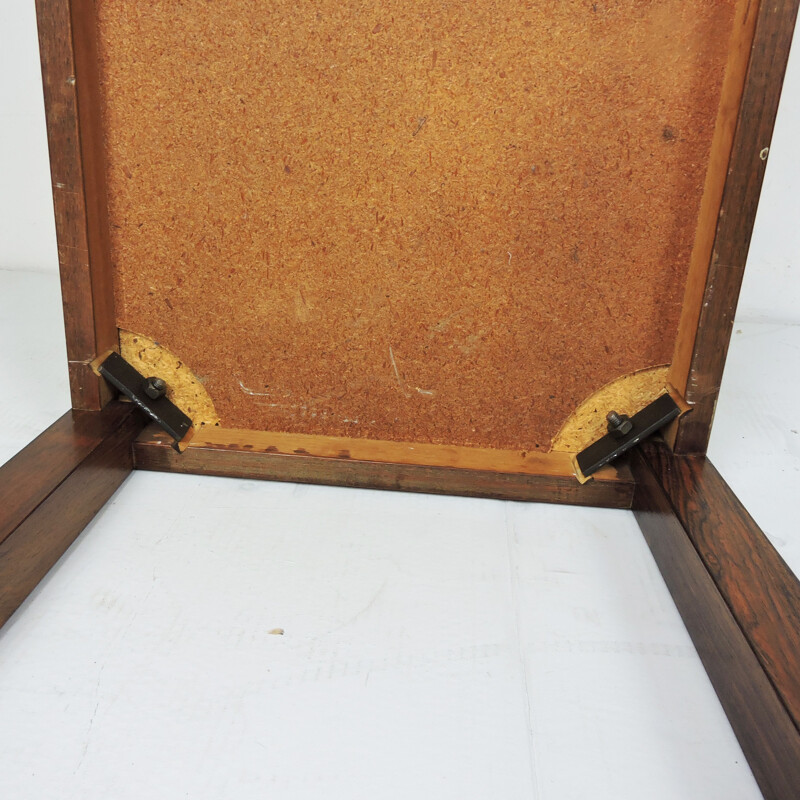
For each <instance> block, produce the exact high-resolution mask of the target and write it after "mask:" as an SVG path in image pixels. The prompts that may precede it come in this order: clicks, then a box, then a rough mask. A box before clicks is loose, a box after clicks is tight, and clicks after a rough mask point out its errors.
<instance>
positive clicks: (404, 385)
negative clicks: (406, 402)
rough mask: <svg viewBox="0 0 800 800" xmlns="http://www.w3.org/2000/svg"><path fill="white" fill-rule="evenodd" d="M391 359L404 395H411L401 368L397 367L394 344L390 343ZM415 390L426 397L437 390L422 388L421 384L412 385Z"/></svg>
mask: <svg viewBox="0 0 800 800" xmlns="http://www.w3.org/2000/svg"><path fill="white" fill-rule="evenodd" d="M389 360H390V361H391V362H392V369H393V370H394V376H395V378H397V385H398V386H399V387H400V391H401V392H402V394H403V397H411V394H410V393H409V392H408V390H407V389H406V384H405V382H404V381H403V379H402V378H401V377H400V370H399V369H397V362H396V361H395V358H394V351H393V350H392V346H391V345H389ZM411 388H412V389H413V390H414V391H415V392H417V393H418V394H422V395H425V396H426V397H433V396H434V395H435V394H436V392H435V391H434V390H433V389H420V387H419V386H412V387H411Z"/></svg>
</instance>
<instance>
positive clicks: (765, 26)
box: [670, 0, 798, 453]
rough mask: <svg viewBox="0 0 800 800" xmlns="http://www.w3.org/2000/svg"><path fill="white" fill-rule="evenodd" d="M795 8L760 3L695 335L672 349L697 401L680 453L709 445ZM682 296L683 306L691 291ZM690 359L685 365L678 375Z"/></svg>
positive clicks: (682, 432)
mask: <svg viewBox="0 0 800 800" xmlns="http://www.w3.org/2000/svg"><path fill="white" fill-rule="evenodd" d="M797 10H798V0H781V2H762V3H761V5H760V9H759V13H758V20H757V23H756V29H755V35H754V39H753V46H752V51H751V55H750V60H749V66H748V70H747V78H746V81H745V85H744V90H743V94H742V99H741V105H740V108H739V114H738V121H737V125H736V133H735V135H734V139H733V146H732V150H731V157H730V162H729V164H728V170H727V180H726V182H725V188H724V191H723V195H722V201H721V204H720V209H719V217H718V220H717V225H716V236H715V239H714V247H713V253H712V254H711V258H710V263H709V266H708V271H707V276H706V280H705V284H704V287H703V289H702V292H699V293H697V300H696V301H695V305H696V306H697V313H698V315H699V323H698V325H697V327H696V336H695V337H694V338H693V341H692V342H690V343H687V344H690V345H691V347H690V349H688V350H687V353H690V357H689V358H687V353H682V352H676V357H675V369H674V370H673V375H672V376H671V378H670V380H671V382H672V383H673V384H674V385H675V386H677V387H678V388H679V389H681V388H683V386H685V392H684V395H685V397H686V399H687V401H688V402H689V403H691V404H692V405H693V407H694V412H693V413H692V414H689V415H687V416H686V417H685V418H683V419H682V420H681V421H680V422H679V424H678V430H677V433H676V436H675V444H674V448H675V452H677V453H704V452H705V451H706V448H707V446H708V438H709V435H710V432H711V423H712V420H713V417H714V410H715V407H716V403H717V396H718V394H719V387H720V384H721V382H722V372H723V369H724V367H725V359H726V357H727V353H728V345H729V343H730V337H731V331H732V328H733V319H734V314H735V312H736V304H737V302H738V299H739V290H740V288H741V284H742V277H743V275H744V267H745V262H746V261H747V253H748V250H749V248H750V239H751V236H752V233H753V225H754V223H755V217H756V209H757V207H758V199H759V195H760V193H761V184H762V182H763V180H764V172H765V170H766V164H767V157H768V153H769V145H770V142H771V140H772V131H773V128H774V125H775V117H776V114H777V111H778V102H779V100H780V96H781V88H782V86H783V76H784V73H785V71H786V63H787V61H788V58H789V50H790V47H791V42H792V33H793V31H794V26H795V21H796V18H797ZM700 298H701V299H700ZM685 303H686V306H687V312H686V313H688V306H690V305H691V304H692V299H691V298H690V297H689V295H688V294H687V300H686V301H685ZM682 325H685V323H682ZM687 363H688V372H687V373H685V374H684V375H682V374H679V373H680V372H681V370H683V369H684V368H685V366H686V364H687Z"/></svg>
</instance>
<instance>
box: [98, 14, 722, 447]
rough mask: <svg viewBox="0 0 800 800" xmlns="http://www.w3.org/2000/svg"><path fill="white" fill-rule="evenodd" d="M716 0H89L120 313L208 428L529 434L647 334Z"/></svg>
mask: <svg viewBox="0 0 800 800" xmlns="http://www.w3.org/2000/svg"><path fill="white" fill-rule="evenodd" d="M734 6H735V3H734V0H727V1H725V2H720V1H715V0H704V1H703V2H700V0H659V1H658V2H643V1H641V0H640V1H639V2H594V3H591V2H544V3H530V2H517V1H516V0H504V1H503V2H488V1H487V0H476V1H475V2H471V3H446V2H445V3H442V2H428V0H425V1H420V2H409V1H408V0H404V1H403V2H399V0H387V1H386V2H381V3H363V2H353V0H344V2H343V1H342V0H336V1H335V2H333V1H332V0H320V2H317V3H313V4H311V3H308V4H304V3H295V2H291V3H290V2H284V0H274V1H272V2H255V1H251V2H249V1H248V0H216V2H213V3H199V2H178V0H155V1H154V0H148V2H143V0H128V1H127V2H124V3H121V2H110V0H98V3H97V7H98V13H99V25H100V41H101V44H100V49H101V70H102V74H101V78H102V85H103V92H104V108H103V113H104V119H105V125H106V135H107V145H106V146H107V156H108V183H109V194H110V198H109V203H110V214H111V221H112V251H113V260H114V266H115V270H116V291H117V303H118V324H119V325H120V327H123V328H127V329H130V330H136V331H140V332H142V333H143V334H146V335H147V336H150V337H151V338H153V339H155V340H157V341H159V342H160V343H161V344H163V345H164V346H165V347H168V348H169V350H170V351H171V352H173V353H174V354H176V355H177V356H178V357H179V358H180V359H181V360H182V361H184V362H185V363H187V364H188V365H189V367H190V368H191V369H192V370H193V372H194V373H195V374H198V375H202V376H203V381H204V385H205V387H206V389H207V390H208V392H209V394H210V395H211V398H212V399H213V402H214V404H215V407H216V410H217V412H218V413H219V415H220V418H221V421H222V424H223V425H225V426H227V427H237V428H249V429H261V430H274V431H285V432H297V433H308V434H325V435H340V436H351V437H369V438H373V439H389V440H407V441H418V442H434V443H446V444H454V445H474V446H482V447H493V448H507V449H509V448H510V449H514V448H523V449H535V448H539V449H540V450H546V449H547V448H548V447H549V446H550V441H551V439H552V438H553V436H554V435H555V434H556V433H557V432H558V430H559V428H560V427H561V425H562V423H563V422H564V421H565V420H566V419H567V417H568V416H569V415H570V414H571V413H572V412H573V411H574V410H575V409H576V407H577V406H578V405H579V404H580V403H581V402H582V401H583V400H584V399H585V398H587V397H589V396H590V395H592V394H593V393H594V392H595V391H596V390H597V389H598V388H600V387H601V386H603V385H605V384H607V383H608V382H609V381H611V380H613V379H615V378H617V377H619V376H620V375H623V374H627V373H630V372H633V371H635V370H639V369H643V368H646V367H651V366H654V365H657V364H663V363H666V362H668V361H669V360H670V357H671V355H672V351H673V345H674V342H675V336H676V330H677V324H678V317H679V311H680V305H681V300H682V295H683V288H684V284H685V277H686V272H687V268H688V262H689V255H690V251H691V247H692V242H693V239H694V233H695V227H696V218H697V213H698V208H699V204H700V198H701V194H702V188H703V181H704V176H705V164H706V163H707V161H708V156H709V149H710V143H711V139H712V133H713V127H714V121H715V117H716V113H717V107H718V104H719V94H720V85H721V82H722V77H723V72H724V66H725V63H726V56H727V45H728V41H729V38H730V35H731V30H732V24H733V15H734Z"/></svg>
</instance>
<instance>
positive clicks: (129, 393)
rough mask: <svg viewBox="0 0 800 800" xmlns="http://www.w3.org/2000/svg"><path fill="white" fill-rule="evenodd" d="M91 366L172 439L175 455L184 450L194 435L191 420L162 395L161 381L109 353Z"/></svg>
mask: <svg viewBox="0 0 800 800" xmlns="http://www.w3.org/2000/svg"><path fill="white" fill-rule="evenodd" d="M92 366H93V368H94V369H95V371H96V372H97V373H98V374H100V375H102V376H103V377H104V378H105V379H106V380H107V381H108V382H109V383H110V384H111V385H112V386H114V387H116V388H117V389H119V391H120V392H122V394H124V395H125V397H127V398H128V399H129V400H130V401H131V402H133V403H135V404H136V405H137V406H138V407H139V408H140V409H141V410H142V411H144V413H145V414H147V416H148V417H150V419H152V420H153V422H155V423H156V425H158V426H159V427H160V428H162V429H163V430H164V431H166V433H168V434H169V435H170V436H171V437H172V438H173V439H174V440H175V441H174V443H173V445H172V446H173V447H174V448H175V449H176V450H177V451H178V452H182V451H183V450H184V449H185V448H186V445H187V444H188V442H189V439H191V437H192V434H193V433H194V428H192V420H191V419H190V418H189V417H187V416H186V414H184V413H183V411H181V410H180V409H179V408H178V407H177V406H176V405H175V404H174V403H173V402H172V401H170V400H168V399H167V398H166V397H165V396H164V395H165V392H166V390H167V386H166V383H164V381H163V380H161V378H146V377H145V376H144V375H142V374H141V373H140V372H139V371H138V370H136V369H134V368H133V367H132V366H131V365H130V364H129V363H128V362H127V361H126V360H125V359H124V358H123V357H122V356H121V355H120V354H119V353H117V352H113V351H112V352H111V353H109V354H108V355H107V356H106V357H105V358H103V359H102V360H100V359H98V361H97V362H95V364H93V365H92Z"/></svg>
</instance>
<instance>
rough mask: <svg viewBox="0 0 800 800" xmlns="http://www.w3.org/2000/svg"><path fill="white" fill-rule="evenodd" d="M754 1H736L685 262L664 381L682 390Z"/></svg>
mask: <svg viewBox="0 0 800 800" xmlns="http://www.w3.org/2000/svg"><path fill="white" fill-rule="evenodd" d="M759 5H760V0H737V4H736V12H735V17H734V25H733V33H732V35H731V39H730V42H729V47H728V63H727V64H726V67H725V75H724V78H723V83H722V89H721V92H720V101H719V108H718V109H717V119H716V122H715V124H714V138H713V140H712V143H711V152H710V153H709V159H708V168H707V170H706V177H705V184H704V187H703V196H702V199H701V202H700V210H699V213H698V220H697V229H696V231H695V239H694V245H693V247H692V253H691V256H690V261H689V273H688V275H687V278H686V289H685V291H684V298H683V306H682V308H681V319H680V324H679V326H678V336H677V340H676V342H675V351H674V354H673V357H672V363H671V365H670V370H669V381H670V382H671V383H672V384H673V385H674V386H676V387H677V388H678V390H679V391H680V392H681V393H684V392H685V390H686V382H687V379H688V376H689V366H690V362H691V357H692V349H693V347H694V343H695V339H696V337H697V325H698V322H699V320H700V310H701V307H702V304H703V294H704V288H705V285H706V281H707V278H708V270H709V264H710V263H711V257H712V252H713V248H714V236H715V233H716V230H717V225H718V222H719V215H720V208H721V205H722V196H723V193H724V191H725V183H726V180H728V166H729V164H730V160H731V154H732V151H733V140H734V135H735V133H736V125H737V121H738V118H739V111H740V106H741V102H742V95H743V93H744V87H745V82H746V80H747V68H748V65H749V63H750V54H751V52H752V48H753V42H754V39H755V30H756V21H757V19H758V10H759Z"/></svg>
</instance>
